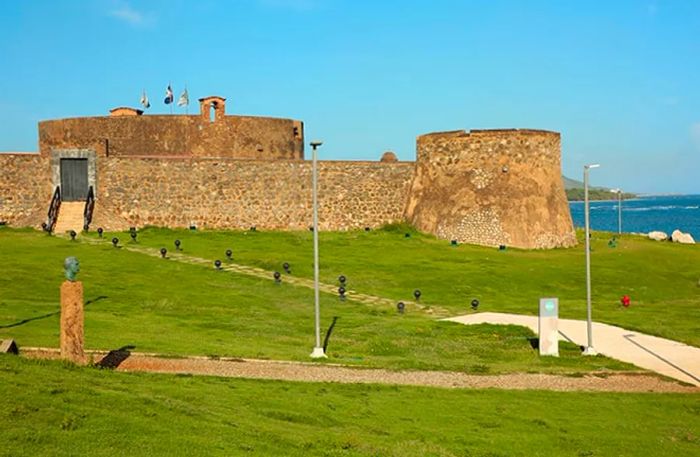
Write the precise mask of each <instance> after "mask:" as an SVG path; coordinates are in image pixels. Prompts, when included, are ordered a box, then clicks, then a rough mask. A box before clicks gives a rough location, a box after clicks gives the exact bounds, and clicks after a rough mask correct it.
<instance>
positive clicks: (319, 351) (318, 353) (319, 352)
mask: <svg viewBox="0 0 700 457" xmlns="http://www.w3.org/2000/svg"><path fill="white" fill-rule="evenodd" d="M322 144H323V142H321V141H318V140H316V141H312V142H311V148H312V150H313V154H312V169H311V176H312V177H311V181H312V183H311V188H312V195H313V203H312V204H313V213H314V312H315V320H316V322H315V324H316V345H315V346H314V350H313V352H312V353H311V358H312V359H321V358H325V357H326V353H325V351H324V350H323V346H321V307H320V305H319V301H320V300H319V298H320V294H319V288H318V276H319V275H318V167H317V163H316V162H317V157H316V156H317V153H316V148H318V147H319V146H321V145H322Z"/></svg>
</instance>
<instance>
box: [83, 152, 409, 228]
mask: <svg viewBox="0 0 700 457" xmlns="http://www.w3.org/2000/svg"><path fill="white" fill-rule="evenodd" d="M413 168H414V166H413V163H410V162H403V163H395V164H384V163H379V162H335V161H333V162H319V196H320V199H319V226H320V228H321V229H323V230H346V229H352V228H362V227H365V226H369V227H377V226H380V225H383V224H385V223H388V222H396V221H401V220H403V210H404V207H405V202H406V196H407V195H408V189H409V186H410V184H411V179H412V178H413ZM98 176H99V177H100V188H101V192H100V197H99V200H98V205H97V206H98V208H99V209H98V211H97V212H96V216H95V220H94V223H93V225H94V226H95V227H97V226H102V227H103V228H105V229H124V228H127V227H131V226H137V227H140V226H144V225H156V226H168V227H189V226H190V225H195V226H197V227H200V228H237V229H248V228H250V227H251V226H256V227H257V228H260V229H307V228H308V227H309V226H310V225H311V222H312V217H311V163H310V162H308V161H301V160H287V161H282V160H279V161H264V160H235V159H233V160H232V159H180V160H174V159H117V158H109V159H107V160H99V161H98Z"/></svg>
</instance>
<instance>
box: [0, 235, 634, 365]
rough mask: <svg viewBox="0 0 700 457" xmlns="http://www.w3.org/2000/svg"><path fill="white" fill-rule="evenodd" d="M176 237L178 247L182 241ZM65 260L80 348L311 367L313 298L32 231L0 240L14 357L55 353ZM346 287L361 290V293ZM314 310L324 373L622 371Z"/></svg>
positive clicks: (526, 334)
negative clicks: (334, 367)
mask: <svg viewBox="0 0 700 457" xmlns="http://www.w3.org/2000/svg"><path fill="white" fill-rule="evenodd" d="M155 234H160V235H161V236H165V235H163V232H160V231H155V232H154V234H153V236H155ZM178 235H183V236H182V238H183V240H185V237H184V235H187V234H186V233H179V234H178ZM260 235H262V237H264V236H266V235H264V234H262V233H261V234H260ZM297 235H298V236H303V235H299V234H297ZM150 236H151V235H149V232H148V231H147V232H145V233H144V234H143V238H142V239H141V240H140V242H141V243H143V244H146V243H147V240H148V238H149V237H150ZM223 236H226V235H225V234H220V233H209V234H206V235H201V236H200V234H197V235H196V236H195V235H193V238H187V239H186V241H183V247H184V248H185V252H187V253H191V254H193V255H195V254H196V255H206V254H207V253H206V252H199V250H197V249H195V248H194V246H191V243H192V242H193V240H194V239H198V240H205V239H207V237H211V240H212V241H210V242H211V243H216V242H221V240H219V237H223ZM229 236H240V237H241V239H249V240H251V243H253V246H255V245H256V244H257V243H259V242H260V241H259V240H260V238H254V237H250V238H245V237H246V236H245V235H242V234H232V235H229ZM290 236H295V235H294V234H291V235H290ZM386 236H387V239H389V238H388V237H389V235H386ZM262 237H261V238H262ZM120 238H123V239H125V240H126V239H128V236H123V235H122V236H120ZM253 240H257V241H255V242H254V241H253ZM270 241H271V242H274V240H270ZM185 243H186V244H185ZM251 249H253V248H251ZM202 250H204V249H203V248H202ZM447 252H450V251H449V250H448V251H447ZM69 255H75V256H77V257H78V258H79V259H80V262H81V268H82V271H81V272H80V274H79V279H80V280H82V281H83V283H84V288H85V300H86V306H85V338H86V346H87V347H88V348H93V349H116V348H119V347H122V346H127V345H131V346H135V349H134V350H136V351H142V352H158V353H163V354H170V355H178V354H199V355H219V356H237V357H254V358H270V359H292V360H309V358H308V356H309V354H310V352H311V349H312V347H313V345H314V341H313V331H314V330H313V293H312V291H311V290H310V289H307V288H303V287H296V286H292V285H290V284H285V283H282V284H281V285H276V284H275V283H274V281H273V280H272V278H270V279H265V280H264V279H258V278H251V277H247V276H242V275H238V274H233V273H229V272H223V271H216V270H215V269H214V268H213V267H205V266H197V265H189V264H184V263H180V262H176V261H174V260H163V259H160V258H157V257H156V258H154V257H150V256H146V255H143V254H140V253H134V252H129V251H127V250H126V249H115V248H113V247H112V245H111V244H110V242H109V241H107V240H105V242H104V244H101V245H92V244H89V243H81V242H71V241H70V240H67V239H62V238H57V237H50V236H46V235H44V234H42V233H39V232H36V231H31V230H10V229H0V262H2V264H4V265H7V266H8V267H7V268H6V269H5V273H4V274H3V275H0V338H15V339H16V340H17V341H18V343H19V344H20V346H23V345H24V346H51V347H56V346H58V329H59V314H58V310H59V303H58V298H59V297H58V291H59V287H60V284H61V282H62V281H63V277H62V274H63V273H62V271H63V270H62V261H63V259H64V258H65V257H66V256H69ZM299 270H301V271H302V272H303V269H302V268H301V265H299ZM293 274H296V272H295V271H293ZM326 275H328V273H326ZM351 278H352V276H351ZM353 282H354V279H353ZM352 286H353V287H357V288H358V289H362V287H360V284H359V283H358V284H354V283H353V284H352ZM321 306H322V310H323V321H322V325H323V328H324V330H325V329H326V328H327V327H328V326H329V325H330V322H331V320H332V318H333V317H334V316H337V317H338V321H337V324H336V326H335V328H334V331H333V333H332V336H331V338H330V344H329V347H328V354H329V361H331V362H336V363H346V364H355V365H361V366H370V367H387V368H393V369H402V368H414V369H440V370H455V371H464V372H471V373H484V374H488V373H502V372H513V371H518V372H552V373H578V372H585V371H591V370H601V369H627V368H629V367H630V366H629V365H627V364H623V363H621V362H617V361H613V360H610V359H607V358H604V357H593V358H589V357H581V356H580V355H579V354H580V353H579V350H578V348H577V347H575V346H574V345H571V344H564V343H563V344H562V347H561V354H562V356H561V357H559V358H541V357H539V356H538V355H537V351H535V350H533V348H532V347H531V345H530V341H529V338H531V337H532V336H534V335H533V334H532V333H531V332H530V331H529V330H527V329H525V328H522V327H515V326H491V325H481V326H463V325H460V324H455V323H450V322H440V321H437V320H435V319H434V318H432V317H431V316H429V315H426V314H425V313H422V312H409V313H406V314H404V315H400V314H398V313H397V312H396V311H395V310H394V309H383V308H379V307H376V306H368V305H364V304H361V303H356V302H353V301H350V300H348V301H346V302H341V301H339V300H338V298H337V297H336V296H333V295H328V294H322V295H321Z"/></svg>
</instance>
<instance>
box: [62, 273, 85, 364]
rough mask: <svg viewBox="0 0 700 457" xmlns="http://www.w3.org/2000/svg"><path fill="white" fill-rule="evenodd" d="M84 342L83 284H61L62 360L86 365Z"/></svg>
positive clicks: (66, 282) (71, 282) (78, 282)
mask: <svg viewBox="0 0 700 457" xmlns="http://www.w3.org/2000/svg"><path fill="white" fill-rule="evenodd" d="M84 340H85V335H84V331H83V283H82V282H80V281H64V282H63V284H61V358H62V359H65V360H70V361H71V362H73V363H77V364H81V365H82V364H85V362H86V359H85V352H84V350H83V342H84Z"/></svg>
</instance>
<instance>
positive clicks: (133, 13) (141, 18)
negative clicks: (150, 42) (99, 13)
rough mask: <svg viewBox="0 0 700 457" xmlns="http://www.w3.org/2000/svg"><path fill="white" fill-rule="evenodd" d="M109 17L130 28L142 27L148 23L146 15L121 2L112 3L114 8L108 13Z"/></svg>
mask: <svg viewBox="0 0 700 457" xmlns="http://www.w3.org/2000/svg"><path fill="white" fill-rule="evenodd" d="M109 15H110V16H112V17H115V18H117V19H119V20H120V21H123V22H126V23H127V24H129V25H132V26H142V25H145V24H146V23H147V22H148V17H147V16H146V14H144V13H143V12H141V11H138V10H136V9H134V8H133V7H132V6H131V5H129V4H128V3H126V2H122V1H118V2H115V3H114V7H113V8H112V9H111V10H110V11H109Z"/></svg>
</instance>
